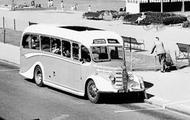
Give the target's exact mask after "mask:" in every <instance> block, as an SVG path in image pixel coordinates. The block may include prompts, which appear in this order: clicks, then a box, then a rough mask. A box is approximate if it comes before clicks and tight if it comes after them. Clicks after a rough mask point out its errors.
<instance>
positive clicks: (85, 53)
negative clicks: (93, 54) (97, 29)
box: [81, 45, 91, 62]
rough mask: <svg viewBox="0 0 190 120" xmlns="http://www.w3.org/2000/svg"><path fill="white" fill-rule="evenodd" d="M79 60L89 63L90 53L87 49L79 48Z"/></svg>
mask: <svg viewBox="0 0 190 120" xmlns="http://www.w3.org/2000/svg"><path fill="white" fill-rule="evenodd" d="M81 60H82V61H83V62H90V61H91V59H90V52H89V50H88V48H86V47H85V46H83V45H82V46H81Z"/></svg>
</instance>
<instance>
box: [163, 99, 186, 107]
mask: <svg viewBox="0 0 190 120" xmlns="http://www.w3.org/2000/svg"><path fill="white" fill-rule="evenodd" d="M187 102H190V100H183V101H176V102H171V103H166V104H164V105H163V106H167V105H175V104H183V103H187Z"/></svg>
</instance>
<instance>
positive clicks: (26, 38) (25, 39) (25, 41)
mask: <svg viewBox="0 0 190 120" xmlns="http://www.w3.org/2000/svg"><path fill="white" fill-rule="evenodd" d="M22 46H23V48H30V47H31V36H30V35H27V34H26V35H24V36H23V40H22Z"/></svg>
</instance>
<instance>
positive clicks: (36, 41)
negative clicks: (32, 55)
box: [31, 35, 40, 50]
mask: <svg viewBox="0 0 190 120" xmlns="http://www.w3.org/2000/svg"><path fill="white" fill-rule="evenodd" d="M31 48H32V49H35V50H39V49H40V40H39V37H38V36H37V35H31Z"/></svg>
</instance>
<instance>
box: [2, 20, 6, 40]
mask: <svg viewBox="0 0 190 120" xmlns="http://www.w3.org/2000/svg"><path fill="white" fill-rule="evenodd" d="M5 33H6V30H5V17H4V16H3V42H4V43H5V35H6V34H5Z"/></svg>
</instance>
